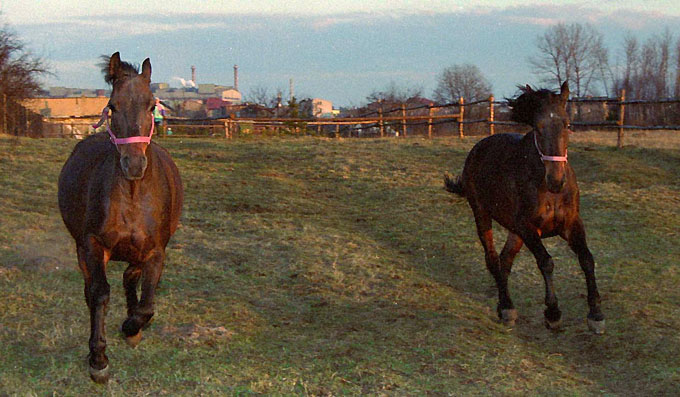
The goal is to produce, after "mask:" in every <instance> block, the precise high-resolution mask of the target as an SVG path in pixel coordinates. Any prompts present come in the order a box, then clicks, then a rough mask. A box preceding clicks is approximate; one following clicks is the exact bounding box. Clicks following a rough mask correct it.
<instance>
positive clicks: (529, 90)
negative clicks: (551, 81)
mask: <svg viewBox="0 0 680 397" xmlns="http://www.w3.org/2000/svg"><path fill="white" fill-rule="evenodd" d="M524 89H525V90H524V92H526V93H530V92H534V89H533V88H531V86H530V85H529V84H527V85H525V86H524Z"/></svg>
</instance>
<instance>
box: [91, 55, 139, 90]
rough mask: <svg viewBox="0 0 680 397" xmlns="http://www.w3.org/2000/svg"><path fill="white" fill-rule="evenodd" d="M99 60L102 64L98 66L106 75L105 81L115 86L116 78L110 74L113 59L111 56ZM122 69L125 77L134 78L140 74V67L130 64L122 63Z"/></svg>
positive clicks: (101, 57)
mask: <svg viewBox="0 0 680 397" xmlns="http://www.w3.org/2000/svg"><path fill="white" fill-rule="evenodd" d="M99 58H100V59H101V62H99V63H98V64H97V66H99V67H100V68H101V71H102V74H103V75H104V81H106V82H107V83H108V84H113V80H114V79H115V76H113V75H112V74H111V73H110V72H109V60H110V59H111V56H109V55H102V56H100V57H99ZM120 69H121V71H122V73H123V76H124V77H133V76H136V75H138V74H139V65H133V64H131V63H129V62H125V61H120Z"/></svg>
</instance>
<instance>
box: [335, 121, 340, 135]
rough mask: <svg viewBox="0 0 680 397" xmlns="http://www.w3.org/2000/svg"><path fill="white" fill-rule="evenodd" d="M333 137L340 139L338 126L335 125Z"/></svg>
mask: <svg viewBox="0 0 680 397" xmlns="http://www.w3.org/2000/svg"><path fill="white" fill-rule="evenodd" d="M335 137H336V138H340V124H336V125H335Z"/></svg>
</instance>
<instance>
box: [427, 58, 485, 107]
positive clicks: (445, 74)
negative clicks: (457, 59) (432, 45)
mask: <svg viewBox="0 0 680 397" xmlns="http://www.w3.org/2000/svg"><path fill="white" fill-rule="evenodd" d="M433 95H434V99H435V100H436V101H437V102H440V103H450V102H457V101H458V99H459V98H465V100H466V101H478V100H481V99H487V98H488V97H489V95H491V83H489V81H488V80H487V79H486V78H485V77H484V75H483V74H482V72H481V71H480V70H479V68H478V67H477V66H475V65H471V64H467V63H466V64H463V65H454V66H450V67H448V68H446V69H444V71H442V73H441V74H440V75H439V76H438V77H437V87H436V88H435V90H434V94H433Z"/></svg>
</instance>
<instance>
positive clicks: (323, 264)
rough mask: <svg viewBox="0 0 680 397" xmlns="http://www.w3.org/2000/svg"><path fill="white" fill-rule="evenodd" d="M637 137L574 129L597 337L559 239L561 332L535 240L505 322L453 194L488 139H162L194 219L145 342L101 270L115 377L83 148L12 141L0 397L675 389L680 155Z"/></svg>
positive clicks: (118, 270) (0, 236)
mask: <svg viewBox="0 0 680 397" xmlns="http://www.w3.org/2000/svg"><path fill="white" fill-rule="evenodd" d="M577 135H578V134H577ZM630 138H631V140H630V142H631V143H630V146H629V147H627V148H624V149H623V150H615V149H614V148H612V147H611V145H608V144H602V142H600V143H598V142H597V140H596V139H595V140H594V139H592V138H581V137H580V135H579V136H576V137H575V139H574V142H573V143H572V145H571V147H570V151H569V154H570V156H569V159H570V162H571V163H572V164H573V166H574V168H575V169H576V172H577V175H578V177H579V181H580V187H581V201H582V210H581V213H582V217H583V218H584V220H585V223H586V228H587V231H588V236H589V244H590V247H591V250H592V251H593V254H594V256H595V259H596V262H597V276H598V282H599V286H600V293H601V295H602V298H603V310H604V313H605V315H606V316H607V326H608V329H607V334H605V335H604V336H595V335H592V334H590V333H589V332H588V331H587V327H586V325H585V315H586V313H587V305H586V301H585V294H586V289H585V282H584V278H583V275H582V273H581V270H580V267H579V266H578V264H577V261H576V259H575V257H574V255H573V254H572V253H571V252H570V251H569V250H568V248H567V247H566V244H564V243H563V242H562V241H561V240H557V239H550V240H546V245H547V248H548V250H549V252H551V254H552V255H553V257H554V258H555V262H556V271H555V285H556V288H557V294H558V298H559V299H560V305H561V309H562V311H563V319H564V330H563V331H562V332H560V333H551V332H549V331H547V330H546V329H545V328H544V327H543V325H542V322H543V317H542V311H543V303H542V302H543V282H542V278H541V276H540V273H539V272H538V270H537V269H536V265H535V262H534V260H533V258H532V257H531V255H530V254H529V253H528V251H526V249H523V250H522V252H521V253H520V255H519V256H518V257H517V259H516V261H515V267H514V268H513V274H512V275H511V279H510V287H511V293H512V296H513V298H514V301H515V304H516V306H517V308H518V310H519V313H520V317H519V319H518V322H517V325H516V326H515V327H514V329H506V328H505V327H503V326H502V324H499V323H498V322H497V321H496V319H495V306H496V291H495V286H494V283H493V281H492V279H491V277H490V276H489V275H488V274H487V271H486V269H485V266H484V258H483V253H482V249H481V246H480V244H479V242H478V240H477V237H476V233H475V230H474V221H473V218H472V215H471V212H470V210H469V208H468V206H467V203H466V202H465V201H464V200H461V199H458V198H456V197H455V196H452V195H450V194H448V193H446V192H445V191H444V190H443V188H442V175H443V173H444V171H447V170H448V171H452V172H454V173H457V172H459V171H460V169H461V167H462V164H463V161H464V159H465V156H466V154H467V151H468V150H469V149H470V148H471V147H472V145H473V144H474V142H475V140H474V139H466V140H464V141H460V140H458V139H457V138H438V139H434V140H431V141H428V140H423V139H416V138H413V139H411V138H409V139H385V140H326V139H318V138H287V139H281V138H270V139H258V138H251V139H240V140H233V141H224V140H209V139H191V140H187V139H184V140H180V139H165V140H161V143H162V144H163V145H164V146H165V147H167V148H168V149H169V151H170V152H171V154H172V155H173V157H174V159H175V160H176V162H177V164H178V166H179V169H180V172H181V174H182V177H183V180H184V184H185V196H186V199H185V205H184V214H183V216H182V221H181V227H180V229H179V230H178V232H177V234H176V235H175V237H174V238H173V239H172V240H171V242H170V244H169V246H168V261H167V263H166V267H165V272H164V275H163V279H162V281H161V284H160V286H159V293H158V299H157V301H158V302H157V306H156V317H155V322H154V323H153V324H152V325H151V327H150V328H149V329H147V330H146V331H145V333H144V340H143V341H142V343H141V344H140V345H139V347H138V348H137V349H134V350H133V349H130V348H129V347H127V345H126V344H125V342H124V341H123V340H122V338H121V335H120V331H119V329H120V324H121V323H122V321H123V319H124V316H125V304H124V294H123V288H122V272H123V270H124V265H123V264H121V263H112V264H111V265H110V266H109V270H108V278H109V283H110V284H111V302H110V305H109V313H108V316H107V330H108V346H109V347H108V350H107V353H108V356H109V359H110V364H111V366H112V371H113V373H112V377H111V380H110V382H109V383H108V385H106V386H99V385H95V384H93V383H92V382H91V381H90V380H89V377H88V375H87V364H86V356H87V339H88V337H89V319H88V314H87V309H86V305H85V302H84V298H83V292H82V289H83V282H82V277H81V276H80V274H79V272H78V269H77V263H76V256H75V252H74V244H73V241H72V239H71V238H70V236H69V235H68V234H67V232H66V230H65V228H64V226H63V224H62V222H61V218H60V216H59V212H58V209H57V204H56V182H57V176H58V174H59V171H60V169H61V165H62V164H63V163H64V161H65V160H66V158H67V157H68V154H69V153H70V151H71V149H72V147H73V145H74V144H75V142H74V141H70V140H51V139H43V140H30V139H19V140H16V139H12V138H8V137H0V213H1V214H2V215H1V217H2V218H1V222H0V291H1V293H0V395H4V394H10V395H12V394H17V395H52V394H53V393H54V395H115V396H118V395H126V396H127V395H251V394H266V395H291V394H292V395H329V394H330V395H357V394H366V395H427V394H430V395H521V396H524V395H591V394H592V395H602V394H605V395H664V394H666V395H668V394H674V393H676V392H677V390H678V385H679V384H680V358H679V357H680V332H679V331H680V304H679V303H678V302H680V289H679V288H678V284H679V283H680V272H679V269H678V258H680V235H679V233H680V232H679V231H680V149H679V148H678V145H677V144H676V145H675V146H673V145H670V144H669V145H665V147H666V148H665V149H663V148H653V147H650V146H646V145H644V144H638V143H635V142H634V141H633V139H634V137H630ZM673 142H675V141H673ZM496 231H497V232H496V238H497V240H504V238H505V232H504V231H500V230H498V228H497V229H496ZM500 244H502V242H501V241H499V243H498V245H500Z"/></svg>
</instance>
